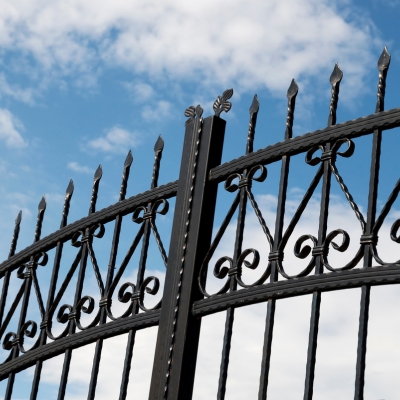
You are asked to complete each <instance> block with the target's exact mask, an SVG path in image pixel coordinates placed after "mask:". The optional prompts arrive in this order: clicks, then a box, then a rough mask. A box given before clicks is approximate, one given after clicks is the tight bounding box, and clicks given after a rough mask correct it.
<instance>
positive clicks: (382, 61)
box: [378, 46, 391, 71]
mask: <svg viewBox="0 0 400 400" xmlns="http://www.w3.org/2000/svg"><path fill="white" fill-rule="evenodd" d="M390 58H391V56H390V53H389V51H388V49H387V47H386V46H385V47H384V48H383V51H382V54H381V56H380V57H379V60H378V69H379V71H383V70H385V69H388V68H389V64H390Z"/></svg>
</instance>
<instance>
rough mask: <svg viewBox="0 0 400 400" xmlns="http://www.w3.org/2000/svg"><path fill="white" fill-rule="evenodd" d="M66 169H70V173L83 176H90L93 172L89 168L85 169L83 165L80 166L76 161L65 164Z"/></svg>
mask: <svg viewBox="0 0 400 400" xmlns="http://www.w3.org/2000/svg"><path fill="white" fill-rule="evenodd" d="M67 168H68V169H70V170H71V171H75V172H81V173H84V174H91V173H93V170H91V169H90V168H89V167H86V166H84V165H80V164H79V163H77V162H76V161H71V162H69V163H68V164H67Z"/></svg>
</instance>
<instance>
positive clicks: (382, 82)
mask: <svg viewBox="0 0 400 400" xmlns="http://www.w3.org/2000/svg"><path fill="white" fill-rule="evenodd" d="M389 65H390V54H389V52H388V50H387V48H386V47H385V48H384V49H383V52H382V54H381V56H380V58H379V60H378V70H379V81H378V92H377V102H376V108H375V112H376V113H379V112H381V111H383V110H384V101H385V88H386V76H387V72H388V69H389ZM381 141H382V131H381V130H379V129H377V130H375V131H374V133H373V137H372V155H371V172H370V181H369V194H368V211H367V223H366V227H365V232H364V234H363V236H364V240H363V243H365V244H364V246H365V247H364V264H363V268H369V267H371V265H372V256H371V253H370V244H371V243H374V242H376V241H377V238H376V237H373V235H372V234H373V232H372V229H373V226H374V224H375V218H376V202H377V197H378V183H379V166H380V155H381ZM370 293H371V286H370V285H363V286H362V287H361V300H360V319H359V327H358V344H357V363H356V377H355V390H354V399H355V400H363V399H364V380H365V359H366V353H367V335H368V317H369V302H370Z"/></svg>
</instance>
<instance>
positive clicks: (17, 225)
mask: <svg viewBox="0 0 400 400" xmlns="http://www.w3.org/2000/svg"><path fill="white" fill-rule="evenodd" d="M21 218H22V211H20V212H19V213H18V216H17V219H16V220H15V226H14V234H13V238H12V240H11V246H10V252H9V254H8V258H10V257H12V256H13V255H14V254H15V249H16V248H17V242H18V236H19V230H20V224H21ZM10 276H11V272H10V270H8V271H7V272H6V273H5V274H4V280H3V289H2V292H1V300H0V326H1V324H2V323H3V315H4V308H5V305H6V300H7V293H8V286H9V284H10ZM21 289H22V287H21ZM14 379H15V374H13V373H11V374H9V376H8V381H7V389H6V394H5V399H7V398H11V394H12V389H13V385H14Z"/></svg>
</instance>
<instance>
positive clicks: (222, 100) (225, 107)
mask: <svg viewBox="0 0 400 400" xmlns="http://www.w3.org/2000/svg"><path fill="white" fill-rule="evenodd" d="M232 96H233V89H228V90H225V92H224V93H222V96H218V97H217V99H216V100H215V101H214V104H213V109H214V114H215V115H216V116H217V117H219V115H220V114H221V112H222V111H225V112H226V113H227V112H228V111H229V110H230V109H231V107H232V103H231V102H230V101H228V100H229V99H230V98H231V97H232Z"/></svg>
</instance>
